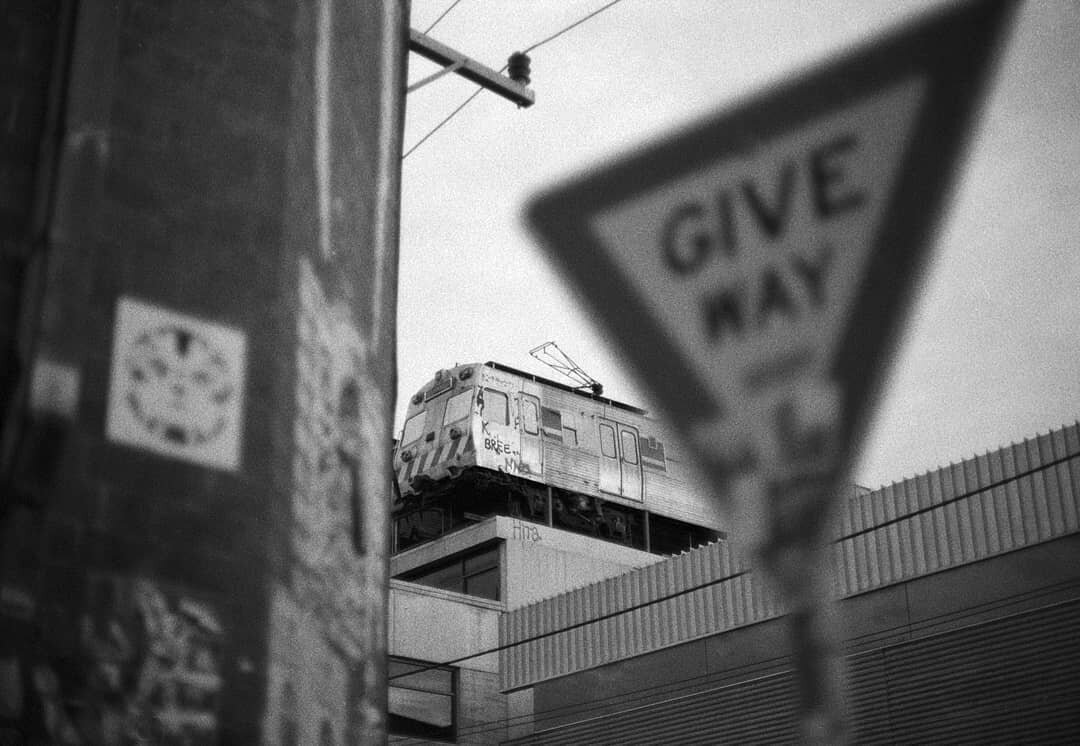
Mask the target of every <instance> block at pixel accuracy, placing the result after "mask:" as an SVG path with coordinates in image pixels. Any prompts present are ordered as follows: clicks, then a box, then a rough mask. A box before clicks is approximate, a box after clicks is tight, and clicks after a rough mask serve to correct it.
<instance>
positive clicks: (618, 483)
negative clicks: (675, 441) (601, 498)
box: [599, 418, 641, 500]
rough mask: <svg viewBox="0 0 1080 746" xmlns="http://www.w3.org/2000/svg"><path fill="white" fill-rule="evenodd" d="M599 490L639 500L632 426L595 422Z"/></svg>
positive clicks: (638, 465)
mask: <svg viewBox="0 0 1080 746" xmlns="http://www.w3.org/2000/svg"><path fill="white" fill-rule="evenodd" d="M599 427H600V490H601V491H602V492H610V493H611V494H613V495H622V496H623V497H627V498H629V499H631V500H640V499H641V454H640V453H639V452H638V432H637V429H636V428H633V427H631V426H629V425H624V424H622V423H620V422H614V421H612V420H605V419H603V418H601V419H600V421H599Z"/></svg>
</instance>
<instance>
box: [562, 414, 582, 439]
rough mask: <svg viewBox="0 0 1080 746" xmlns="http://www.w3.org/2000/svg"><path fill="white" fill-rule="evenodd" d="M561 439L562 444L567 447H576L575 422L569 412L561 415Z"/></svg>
mask: <svg viewBox="0 0 1080 746" xmlns="http://www.w3.org/2000/svg"><path fill="white" fill-rule="evenodd" d="M562 437H563V443H565V444H566V445H568V446H576V445H577V443H578V441H577V420H576V419H575V418H574V415H572V414H571V413H570V412H563V413H562Z"/></svg>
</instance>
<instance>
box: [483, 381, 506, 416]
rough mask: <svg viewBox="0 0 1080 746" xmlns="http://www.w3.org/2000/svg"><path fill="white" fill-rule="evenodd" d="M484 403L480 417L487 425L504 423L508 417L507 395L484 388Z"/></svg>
mask: <svg viewBox="0 0 1080 746" xmlns="http://www.w3.org/2000/svg"><path fill="white" fill-rule="evenodd" d="M483 395H484V405H483V409H482V410H481V411H482V413H481V418H482V419H483V420H484V423H485V424H488V425H506V424H509V422H510V418H509V417H508V416H507V397H506V394H504V393H503V392H501V391H495V390H494V389H484V391H483Z"/></svg>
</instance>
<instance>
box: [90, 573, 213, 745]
mask: <svg viewBox="0 0 1080 746" xmlns="http://www.w3.org/2000/svg"><path fill="white" fill-rule="evenodd" d="M80 633H81V639H82V646H83V650H84V652H85V654H86V656H87V658H88V661H87V671H88V676H87V682H86V692H85V694H84V696H85V697H86V699H87V701H88V702H89V703H91V704H92V705H93V706H94V707H95V708H96V709H98V710H99V712H100V722H99V724H98V726H97V728H98V729H99V730H100V732H99V734H97V737H96V738H95V739H93V740H100V741H101V742H104V743H131V742H136V743H142V742H150V743H178V744H179V743H208V742H212V741H215V740H216V736H217V731H218V711H219V705H220V702H219V700H220V693H221V688H222V666H221V655H222V642H223V639H222V638H223V634H224V629H223V628H222V625H221V622H220V620H219V618H218V615H217V613H216V611H215V610H214V608H212V607H211V606H210V605H209V604H207V603H205V602H203V601H200V600H198V599H195V598H192V597H190V596H188V595H186V594H185V593H183V592H182V591H176V590H172V589H168V588H166V587H164V586H162V585H161V584H159V583H157V582H155V581H154V580H150V579H148V578H138V579H135V580H128V579H124V578H114V577H103V578H97V579H96V580H95V581H94V582H92V583H91V590H90V604H89V608H88V610H87V612H86V614H84V616H83V618H82V624H81V630H80Z"/></svg>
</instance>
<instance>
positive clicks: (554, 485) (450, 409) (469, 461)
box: [393, 362, 722, 552]
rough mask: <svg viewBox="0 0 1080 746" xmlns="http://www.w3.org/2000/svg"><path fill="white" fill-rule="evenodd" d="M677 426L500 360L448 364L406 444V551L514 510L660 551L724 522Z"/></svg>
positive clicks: (401, 482) (402, 530)
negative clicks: (671, 427)
mask: <svg viewBox="0 0 1080 746" xmlns="http://www.w3.org/2000/svg"><path fill="white" fill-rule="evenodd" d="M683 453H684V452H683V450H682V449H681V448H680V447H679V446H678V444H677V442H676V441H675V440H674V438H673V436H672V434H671V432H670V430H668V429H667V428H666V427H664V426H663V425H662V424H661V423H660V422H658V421H657V420H655V419H652V418H650V417H648V416H646V413H645V412H644V411H643V410H641V409H638V408H636V407H633V406H630V405H628V404H623V403H621V402H617V401H614V400H612V399H608V398H605V397H603V396H599V395H597V394H593V393H589V392H585V391H581V390H577V389H573V388H571V387H569V386H566V385H564V384H561V383H558V382H555V381H550V380H547V379H545V378H541V377H539V376H536V375H533V374H530V373H525V372H522V371H519V370H515V369H513V368H510V367H507V366H505V365H500V364H498V363H494V362H488V363H483V364H479V363H477V364H469V365H457V366H454V367H452V368H448V369H445V370H440V371H438V372H437V373H436V374H435V377H434V378H433V379H432V380H431V381H430V382H429V383H427V384H426V385H425V386H424V387H423V388H422V389H421V390H420V391H419V392H417V393H416V394H415V395H414V396H413V397H412V399H411V400H410V402H409V407H408V411H407V413H406V419H405V424H404V427H403V429H402V433H401V437H400V439H399V441H398V443H397V445H396V447H395V451H394V460H393V463H394V470H395V475H396V481H397V488H398V491H399V498H398V503H397V504H396V505H395V511H394V513H395V517H396V519H397V520H396V524H397V531H396V535H397V541H398V548H404V547H405V546H408V545H410V544H411V543H415V542H417V541H422V540H424V539H429V538H434V537H435V536H438V535H440V534H441V533H444V532H446V531H448V530H451V529H453V528H456V527H458V526H460V525H461V524H463V523H467V522H470V521H473V520H477V519H479V518H480V517H483V516H487V515H492V514H496V513H497V514H507V513H509V514H512V515H518V516H521V517H524V518H528V519H532V520H538V521H542V522H547V523H549V524H551V525H556V526H560V527H563V528H567V529H569V530H573V531H581V532H585V533H590V534H594V535H597V536H600V537H603V538H608V539H611V540H613V541H619V542H622V543H625V544H630V545H632V546H638V547H641V548H644V549H649V550H651V551H658V552H668V551H677V550H679V549H685V548H688V547H690V546H694V545H696V544H699V543H703V542H705V541H709V540H711V539H714V538H716V537H717V536H718V535H719V534H720V532H721V530H722V522H721V519H720V515H719V513H718V510H717V508H716V501H715V500H710V499H708V497H707V495H706V494H705V491H704V490H702V489H701V488H700V487H699V485H698V483H697V481H696V479H695V477H694V475H693V474H692V473H691V472H690V470H689V468H688V465H687V463H686V461H685V459H684V457H683Z"/></svg>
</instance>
